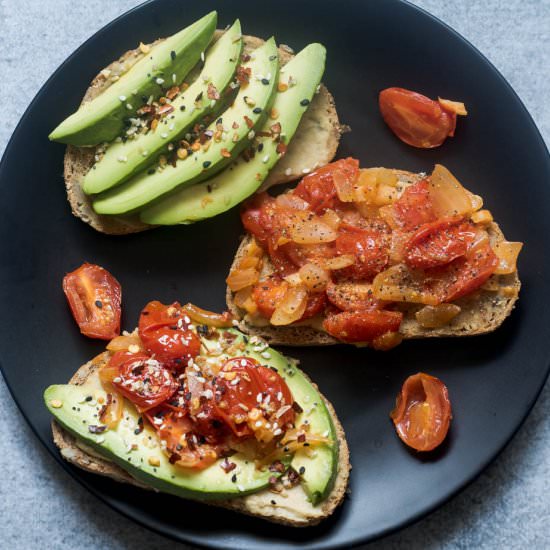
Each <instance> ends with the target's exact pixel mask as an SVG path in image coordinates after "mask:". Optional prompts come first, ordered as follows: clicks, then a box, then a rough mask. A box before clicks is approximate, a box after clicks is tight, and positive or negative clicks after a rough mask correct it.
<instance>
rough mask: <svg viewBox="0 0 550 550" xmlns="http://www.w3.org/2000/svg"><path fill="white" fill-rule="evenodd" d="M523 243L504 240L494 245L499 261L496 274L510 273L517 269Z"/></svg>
mask: <svg viewBox="0 0 550 550" xmlns="http://www.w3.org/2000/svg"><path fill="white" fill-rule="evenodd" d="M522 247H523V243H516V242H509V241H502V242H500V243H497V244H496V245H495V246H493V251H494V253H495V254H496V255H497V257H498V259H499V262H498V265H497V268H496V269H495V275H509V274H510V273H514V272H515V271H516V269H517V266H516V263H517V260H518V256H519V253H520V251H521V249H522Z"/></svg>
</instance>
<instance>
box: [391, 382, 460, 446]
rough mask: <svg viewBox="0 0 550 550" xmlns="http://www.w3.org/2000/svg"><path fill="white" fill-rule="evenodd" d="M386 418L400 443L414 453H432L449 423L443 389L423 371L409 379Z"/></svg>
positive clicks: (443, 436)
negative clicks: (414, 451)
mask: <svg viewBox="0 0 550 550" xmlns="http://www.w3.org/2000/svg"><path fill="white" fill-rule="evenodd" d="M390 417H391V419H392V420H393V423H394V424H395V429H396V430H397V435H398V436H399V438H400V439H401V441H403V443H405V444H406V445H408V446H409V447H411V448H413V449H415V450H417V451H422V452H425V451H432V450H433V449H435V448H436V447H438V446H439V445H441V443H442V442H443V441H444V439H445V437H446V436H447V432H448V431H449V426H450V423H451V418H452V412H451V401H450V399H449V392H448V390H447V387H446V386H445V384H443V382H441V380H439V379H438V378H436V377H435V376H430V375H429V374H425V373H423V372H419V373H418V374H415V375H413V376H409V378H407V379H406V380H405V382H404V384H403V387H402V388H401V391H400V393H399V395H398V396H397V400H396V405H395V409H394V410H393V411H392V412H391V413H390Z"/></svg>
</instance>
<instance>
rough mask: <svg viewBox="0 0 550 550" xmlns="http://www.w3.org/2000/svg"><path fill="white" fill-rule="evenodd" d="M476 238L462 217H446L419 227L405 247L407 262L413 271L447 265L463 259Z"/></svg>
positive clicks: (470, 225) (473, 231)
mask: <svg viewBox="0 0 550 550" xmlns="http://www.w3.org/2000/svg"><path fill="white" fill-rule="evenodd" d="M475 236H476V232H475V228H474V226H473V225H472V224H471V223H470V222H468V221H466V220H464V219H463V218H456V217H455V218H444V219H441V220H438V221H436V222H431V223H427V224H424V225H422V226H420V227H419V228H418V230H417V231H416V232H415V233H414V234H413V236H412V237H411V238H410V239H409V241H408V242H407V243H406V244H405V250H404V252H405V263H406V264H407V265H408V266H409V267H412V268H413V269H428V268H430V267H437V266H442V265H446V264H448V263H450V262H452V261H453V260H455V259H456V258H459V257H460V256H464V254H466V252H468V249H469V248H470V245H471V244H472V243H473V242H474V239H475Z"/></svg>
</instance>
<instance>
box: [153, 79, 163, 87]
mask: <svg viewBox="0 0 550 550" xmlns="http://www.w3.org/2000/svg"><path fill="white" fill-rule="evenodd" d="M155 82H156V83H157V84H158V85H159V86H160V85H161V84H164V78H157V79H156V80H155Z"/></svg>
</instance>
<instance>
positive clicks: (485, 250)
mask: <svg viewBox="0 0 550 550" xmlns="http://www.w3.org/2000/svg"><path fill="white" fill-rule="evenodd" d="M498 262H499V260H498V258H497V256H496V254H495V253H494V252H493V249H492V248H491V246H490V245H489V244H486V245H484V246H480V247H479V248H477V249H475V250H473V251H471V252H470V253H468V254H467V255H466V256H463V257H462V258H458V259H456V260H454V261H453V262H452V263H451V264H449V265H448V266H446V267H444V268H434V269H432V270H429V275H430V276H432V277H435V279H436V283H435V286H436V293H438V294H439V295H440V296H441V301H442V302H453V301H454V300H458V299H459V298H462V297H463V296H466V295H468V294H471V293H472V292H474V290H477V289H478V288H479V287H480V286H481V285H483V284H484V283H485V282H486V281H487V279H488V278H489V277H490V276H491V275H492V274H493V273H494V271H495V269H496V268H497V265H498Z"/></svg>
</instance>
